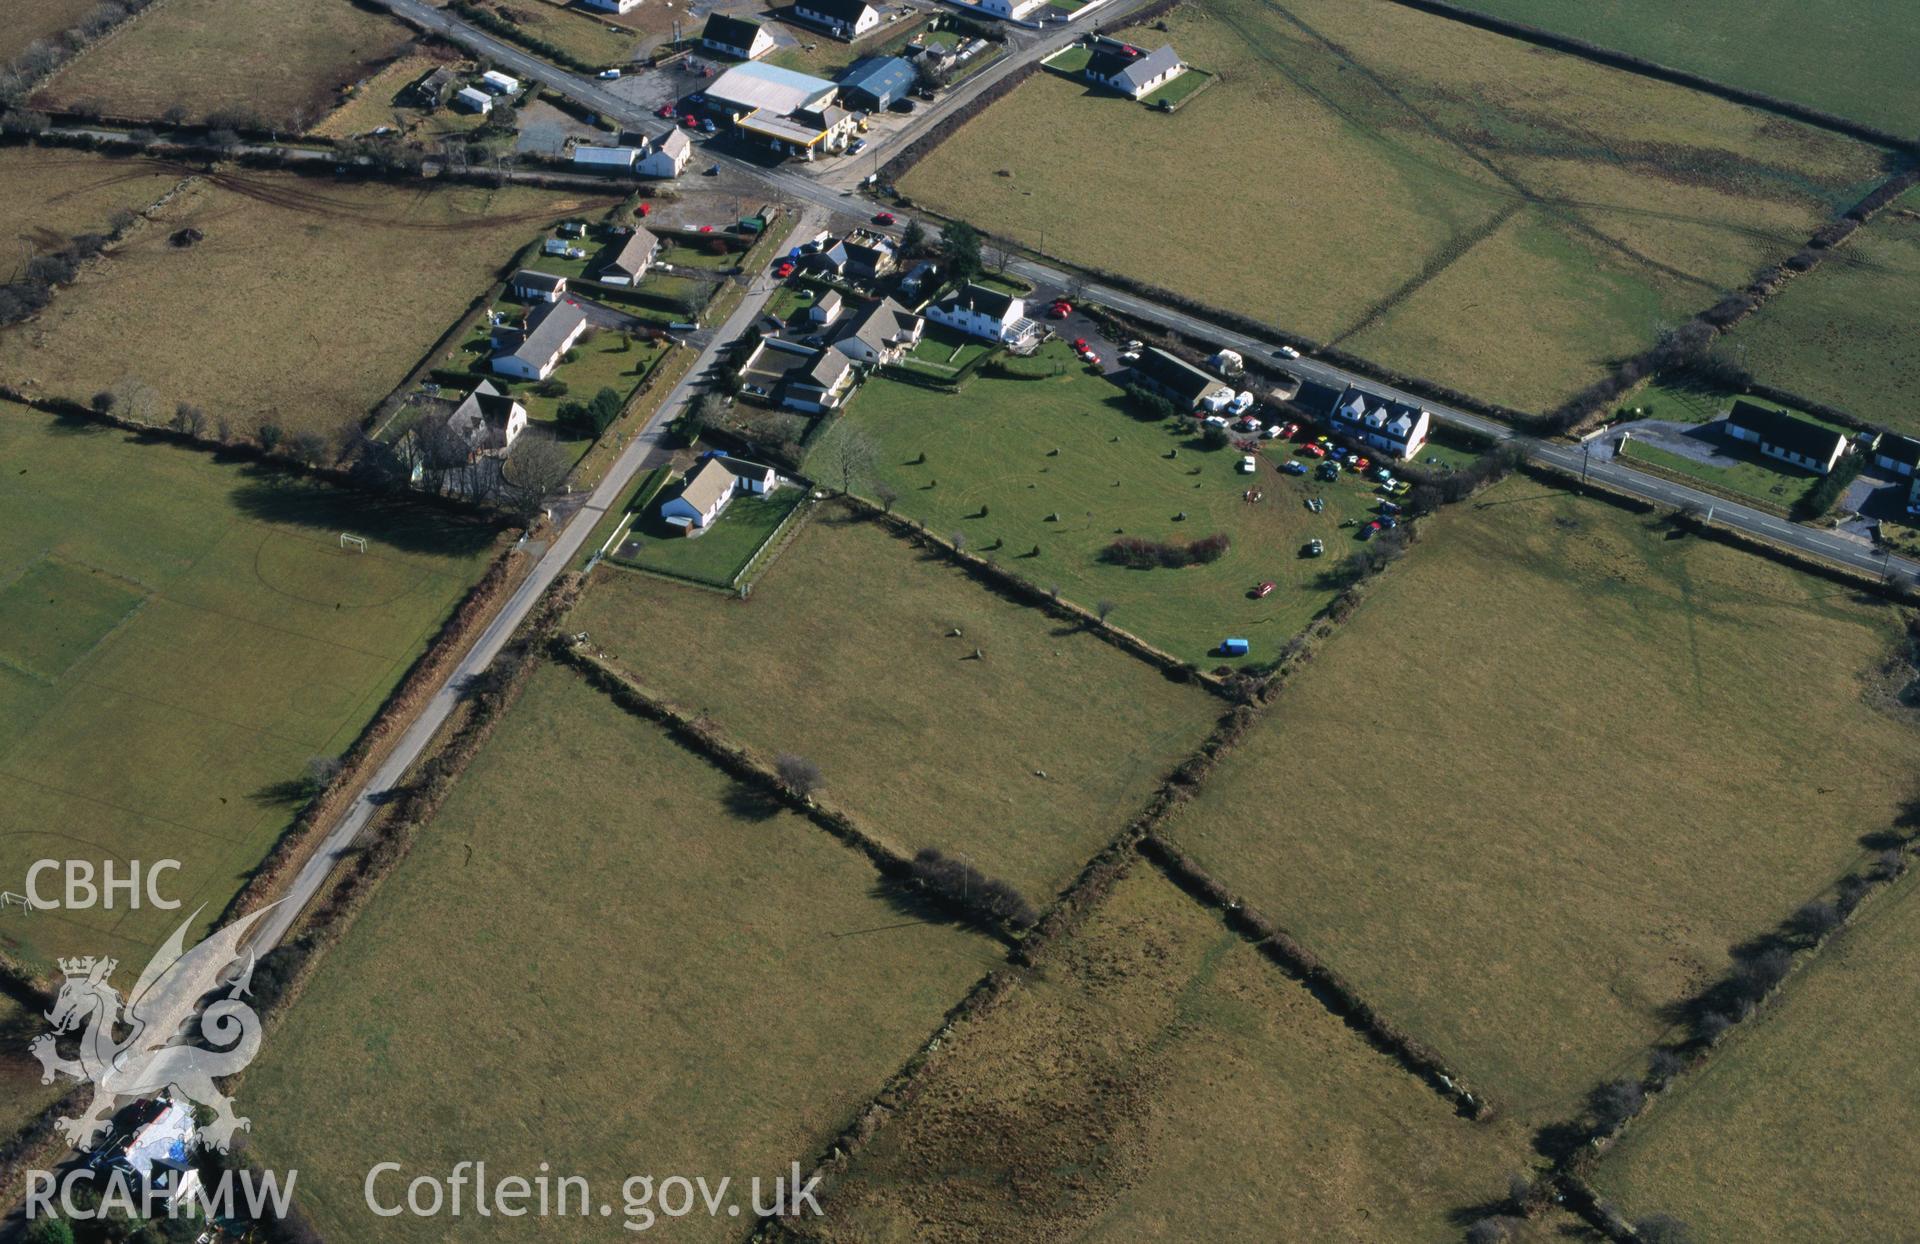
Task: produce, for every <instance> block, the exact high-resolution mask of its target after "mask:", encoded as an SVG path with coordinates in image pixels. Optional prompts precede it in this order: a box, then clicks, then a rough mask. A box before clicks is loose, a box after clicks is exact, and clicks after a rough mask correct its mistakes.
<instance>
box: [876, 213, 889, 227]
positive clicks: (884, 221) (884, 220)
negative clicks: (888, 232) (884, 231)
mask: <svg viewBox="0 0 1920 1244" xmlns="http://www.w3.org/2000/svg"><path fill="white" fill-rule="evenodd" d="M873 223H874V224H876V225H890V224H892V223H893V213H892V212H879V213H876V214H875V216H874V218H873Z"/></svg>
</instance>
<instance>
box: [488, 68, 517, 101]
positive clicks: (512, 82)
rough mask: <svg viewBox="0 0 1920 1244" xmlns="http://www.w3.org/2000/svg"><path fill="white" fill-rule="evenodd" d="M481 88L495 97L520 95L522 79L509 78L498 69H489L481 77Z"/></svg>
mask: <svg viewBox="0 0 1920 1244" xmlns="http://www.w3.org/2000/svg"><path fill="white" fill-rule="evenodd" d="M480 87H481V89H482V90H485V91H487V92H489V93H490V94H494V95H518V94H519V93H520V79H518V78H509V77H508V76H507V75H506V74H504V73H501V72H500V71H499V70H498V69H489V70H487V71H486V72H485V73H483V74H481V75H480Z"/></svg>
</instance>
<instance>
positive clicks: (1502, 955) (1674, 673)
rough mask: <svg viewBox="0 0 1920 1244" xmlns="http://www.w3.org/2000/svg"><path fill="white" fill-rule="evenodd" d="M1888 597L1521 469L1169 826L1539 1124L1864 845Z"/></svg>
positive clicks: (1907, 758) (1285, 697)
mask: <svg viewBox="0 0 1920 1244" xmlns="http://www.w3.org/2000/svg"><path fill="white" fill-rule="evenodd" d="M1901 630H1902V618H1901V616H1900V614H1899V613H1898V611H1896V610H1894V609H1892V608H1890V607H1887V606H1885V605H1881V604H1878V603H1872V602H1870V601H1868V600H1867V599H1866V598H1863V597H1862V596H1861V595H1860V594H1858V593H1856V592H1853V591H1851V590H1847V589H1845V588H1841V587H1837V586H1836V585H1835V584H1833V583H1831V582H1829V581H1827V580H1825V579H1821V578H1815V577H1812V576H1808V575H1805V574H1801V573H1799V572H1796V571H1793V570H1789V569H1786V568H1784V567H1781V566H1778V565H1776V564H1774V563H1772V562H1770V561H1767V560H1765V559H1763V558H1759V557H1755V556H1752V555H1750V554H1746V553H1742V552H1739V551H1736V550H1733V549H1730V548H1727V547H1725V546H1722V545H1719V544H1715V543H1712V542H1709V541H1704V540H1698V539H1691V538H1684V539H1682V538H1670V528H1669V527H1667V525H1665V524H1664V523H1661V522H1659V521H1656V520H1654V519H1651V518H1648V517H1641V516H1636V515H1632V514H1628V513H1625V512H1623V511H1620V510H1617V509H1614V508H1612V507H1610V506H1608V505H1605V504H1603V503H1600V502H1596V501H1580V500H1576V499H1574V498H1572V497H1570V496H1569V495H1567V494H1565V493H1562V492H1559V491H1557V490H1556V489H1553V488H1551V487H1549V486H1548V485H1545V484H1542V483H1540V482H1538V481H1536V480H1533V479H1531V478H1526V477H1516V478H1514V479H1511V480H1509V481H1507V482H1506V483H1504V484H1501V485H1500V486H1499V487H1497V488H1495V489H1493V490H1492V491H1490V492H1488V493H1485V494H1483V495H1482V496H1481V497H1480V498H1479V499H1477V500H1476V501H1473V502H1468V503H1465V504H1462V505H1460V506H1459V507H1456V508H1454V509H1451V510H1449V511H1446V512H1444V513H1442V514H1441V515H1440V516H1439V517H1438V518H1437V519H1436V520H1434V521H1433V522H1432V523H1431V524H1430V525H1428V526H1427V527H1426V528H1424V529H1423V533H1422V539H1421V542H1420V547H1419V550H1418V552H1417V553H1416V554H1415V555H1414V556H1413V557H1411V558H1409V559H1408V561H1407V562H1406V564H1404V565H1402V566H1399V567H1396V568H1395V569H1394V570H1393V571H1392V572H1391V573H1390V574H1388V575H1386V576H1384V577H1382V578H1381V579H1380V580H1378V581H1377V582H1376V584H1375V587H1374V589H1373V590H1372V592H1371V593H1370V595H1369V597H1368V599H1367V600H1366V601H1365V602H1364V603H1363V604H1362V605H1361V607H1360V608H1359V610H1358V611H1357V612H1356V613H1355V614H1354V615H1353V616H1352V618H1351V619H1350V620H1349V621H1348V622H1347V623H1345V625H1344V626H1343V627H1342V628H1341V629H1340V631H1339V632H1338V633H1337V634H1336V635H1335V636H1334V637H1333V639H1331V640H1330V641H1329V642H1328V643H1327V645H1326V647H1325V648H1324V650H1323V651H1322V652H1321V654H1320V656H1319V657H1318V658H1317V659H1316V660H1315V661H1314V662H1313V663H1312V664H1311V665H1309V666H1307V667H1305V668H1304V669H1303V670H1301V671H1300V672H1299V673H1297V674H1296V675H1295V676H1294V677H1293V678H1291V679H1290V680H1289V681H1288V684H1287V686H1286V688H1285V690H1284V691H1283V692H1282V694H1281V698H1280V700H1279V702H1278V704H1277V706H1276V711H1275V712H1274V713H1273V714H1271V715H1269V716H1268V717H1267V718H1266V719H1265V721H1264V722H1263V723H1262V725H1261V726H1260V728H1259V729H1258V730H1257V731H1256V732H1255V733H1254V734H1253V735H1252V736H1251V737H1250V738H1249V739H1248V741H1247V742H1246V743H1245V744H1244V745H1243V746H1241V747H1240V748H1238V749H1237V750H1236V751H1235V752H1234V753H1233V754H1232V755H1231V756H1230V757H1229V758H1228V759H1227V760H1226V761H1225V762H1224V763H1223V764H1222V765H1221V766H1220V767H1219V768H1218V769H1216V770H1215V771H1214V773H1213V775H1212V776H1211V778H1210V779H1209V780H1208V782H1207V784H1206V785H1205V787H1204V788H1203V789H1202V791H1201V793H1200V795H1199V797H1198V798H1197V799H1196V800H1195V801H1194V802H1193V803H1192V804H1191V805H1189V806H1188V807H1187V808H1186V809H1184V810H1183V811H1182V812H1181V813H1180V814H1179V815H1178V817H1177V819H1176V820H1175V822H1174V823H1173V825H1172V827H1171V830H1170V835H1171V837H1172V838H1173V839H1174V840H1176V841H1177V842H1178V843H1179V844H1180V845H1181V846H1183V847H1184V848H1186V849H1187V850H1188V851H1190V852H1191V853H1193V854H1194V856H1195V857H1196V858H1197V859H1198V860H1199V861H1200V862H1201V864H1202V865H1203V866H1205V867H1206V868H1208V869H1209V870H1211V871H1212V872H1213V873H1214V874H1215V875H1216V876H1217V877H1219V878H1220V879H1221V880H1222V881H1223V882H1224V883H1225V884H1226V885H1227V886H1228V887H1229V888H1231V889H1233V890H1235V891H1237V892H1239V893H1241V894H1243V895H1244V896H1245V897H1246V899H1247V900H1248V901H1249V902H1251V903H1253V904H1255V905H1257V906H1258V907H1260V908H1261V909H1262V910H1264V911H1267V912H1270V913H1272V914H1273V916H1274V917H1275V918H1276V919H1277V920H1279V921H1280V922H1281V923H1282V924H1283V925H1284V926H1285V927H1286V928H1287V929H1288V930H1289V931H1290V932H1291V933H1292V934H1293V935H1294V936H1296V937H1297V938H1299V939H1300V940H1301V941H1302V942H1303V943H1305V944H1306V945H1307V946H1308V947H1309V948H1310V949H1311V950H1312V951H1313V952H1314V953H1315V954H1316V955H1318V956H1319V957H1320V958H1321V959H1322V960H1324V961H1325V962H1327V963H1330V964H1332V965H1333V967H1334V968H1335V969H1336V970H1338V971H1339V972H1341V973H1342V974H1343V975H1345V976H1346V977H1347V978H1348V979H1349V980H1350V981H1352V982H1353V983H1354V984H1355V986H1357V988H1358V989H1359V991H1360V992H1361V993H1362V994H1363V995H1364V996H1365V997H1367V998H1368V999H1369V1000H1370V1001H1371V1003H1372V1004H1373V1005H1374V1006H1375V1007H1377V1008H1378V1009H1379V1010H1380V1012H1381V1013H1382V1014H1385V1015H1387V1016H1389V1017H1391V1018H1392V1019H1393V1020H1394V1021H1395V1022H1396V1023H1398V1024H1399V1025H1401V1026H1402V1027H1404V1028H1406V1029H1408V1030H1410V1031H1411V1032H1413V1033H1414V1034H1415V1035H1416V1036H1418V1037H1419V1038H1421V1039H1422V1040H1424V1041H1426V1042H1427V1043H1428V1044H1429V1045H1431V1046H1432V1047H1433V1048H1435V1049H1436V1050H1438V1051H1439V1053H1440V1054H1441V1056H1442V1057H1443V1058H1444V1059H1445V1061H1446V1062H1447V1063H1449V1064H1450V1065H1451V1066H1453V1067H1454V1068H1456V1069H1457V1071H1458V1072H1459V1073H1463V1074H1464V1075H1465V1076H1466V1078H1467V1081H1468V1083H1469V1084H1470V1085H1471V1087H1472V1088H1473V1089H1474V1091H1475V1092H1477V1093H1479V1094H1481V1095H1484V1096H1487V1097H1490V1098H1491V1099H1492V1101H1493V1102H1494V1103H1495V1105H1496V1106H1497V1107H1499V1108H1501V1109H1502V1110H1504V1111H1507V1112H1510V1113H1513V1114H1515V1115H1517V1116H1519V1117H1520V1118H1522V1119H1525V1120H1527V1121H1529V1122H1542V1121H1545V1120H1548V1119H1562V1118H1565V1117H1567V1116H1568V1115H1569V1114H1571V1113H1573V1112H1574V1111H1575V1109H1576V1108H1577V1103H1578V1100H1579V1098H1580V1097H1581V1095H1582V1094H1584V1093H1585V1092H1586V1091H1587V1090H1588V1089H1589V1088H1590V1087H1592V1086H1594V1085H1596V1084H1598V1083H1600V1082H1601V1081H1603V1080H1606V1079H1610V1078H1612V1077H1614V1076H1619V1075H1623V1074H1629V1075H1631V1074H1638V1073H1639V1070H1640V1068H1641V1067H1642V1065H1643V1055H1644V1051H1645V1049H1646V1047H1647V1045H1648V1044H1649V1043H1650V1042H1652V1041H1653V1040H1655V1039H1656V1038H1658V1037H1659V1036H1661V1034H1662V1033H1663V1032H1665V1031H1666V1029H1667V1024H1666V1022H1665V1021H1664V1020H1663V1018H1662V1009H1663V1008H1665V1007H1667V1006H1669V1005H1671V1004H1673V1003H1676V1002H1678V1001H1681V1000H1683V999H1685V998H1687V997H1689V996H1690V995H1691V994H1692V992H1693V991H1694V990H1696V989H1698V988H1699V987H1700V986H1701V985H1702V984H1703V983H1705V982H1706V981H1708V980H1709V979H1711V978H1713V977H1714V976H1716V975H1717V974H1718V973H1720V972H1721V971H1722V970H1724V968H1725V967H1726V964H1727V959H1726V948H1727V947H1728V946H1730V945H1732V944H1734V943H1736V942H1740V941H1743V940H1745V939H1746V938H1748V937H1750V936H1752V935H1754V934H1756V933H1758V932H1760V931H1762V930H1764V929H1769V928H1772V927H1774V926H1775V925H1776V924H1777V923H1778V922H1779V921H1780V920H1781V919H1783V918H1784V917H1786V916H1787V915H1788V914H1789V913H1791V912H1792V911H1794V910H1795V909H1796V908H1797V907H1798V906H1799V905H1800V904H1801V903H1803V902H1805V901H1806V899H1807V897H1808V896H1809V895H1812V894H1816V893H1819V892H1820V891H1821V890H1822V888H1823V887H1825V886H1827V885H1829V884H1830V883H1831V882H1832V881H1833V879H1834V878H1836V877H1837V876H1839V875H1840V874H1841V873H1842V872H1844V871H1846V870H1847V869H1848V868H1849V867H1851V866H1853V865H1854V864H1855V863H1856V862H1858V861H1859V860H1860V859H1861V858H1862V857H1863V856H1864V855H1865V854H1866V852H1865V849H1864V848H1863V847H1862V846H1861V844H1860V839H1861V836H1862V835H1866V834H1874V833H1879V832H1882V831H1884V830H1886V829H1887V827H1888V826H1889V824H1890V823H1891V821H1892V819H1893V818H1894V817H1895V816H1896V815H1897V813H1898V812H1899V810H1900V808H1901V807H1902V806H1903V805H1904V803H1905V801H1906V800H1908V799H1909V798H1911V796H1912V795H1913V791H1914V787H1913V778H1912V775H1913V772H1914V767H1915V762H1916V760H1920V731H1916V729H1915V727H1914V725H1913V724H1912V723H1911V722H1910V721H1909V720H1908V719H1906V718H1905V717H1902V716H1896V715H1895V713H1894V712H1893V711H1892V710H1888V709H1885V708H1883V707H1880V706H1879V703H1878V700H1877V699H1876V698H1873V697H1871V696H1870V694H1869V692H1870V690H1871V689H1873V688H1877V687H1879V686H1880V680H1879V679H1878V678H1877V677H1876V675H1877V674H1878V672H1879V671H1880V670H1881V668H1882V666H1883V664H1884V663H1885V662H1886V661H1887V660H1888V658H1889V656H1890V655H1891V654H1892V653H1893V652H1894V650H1895V647H1896V645H1897V644H1898V642H1899V640H1900V637H1901Z"/></svg>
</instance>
